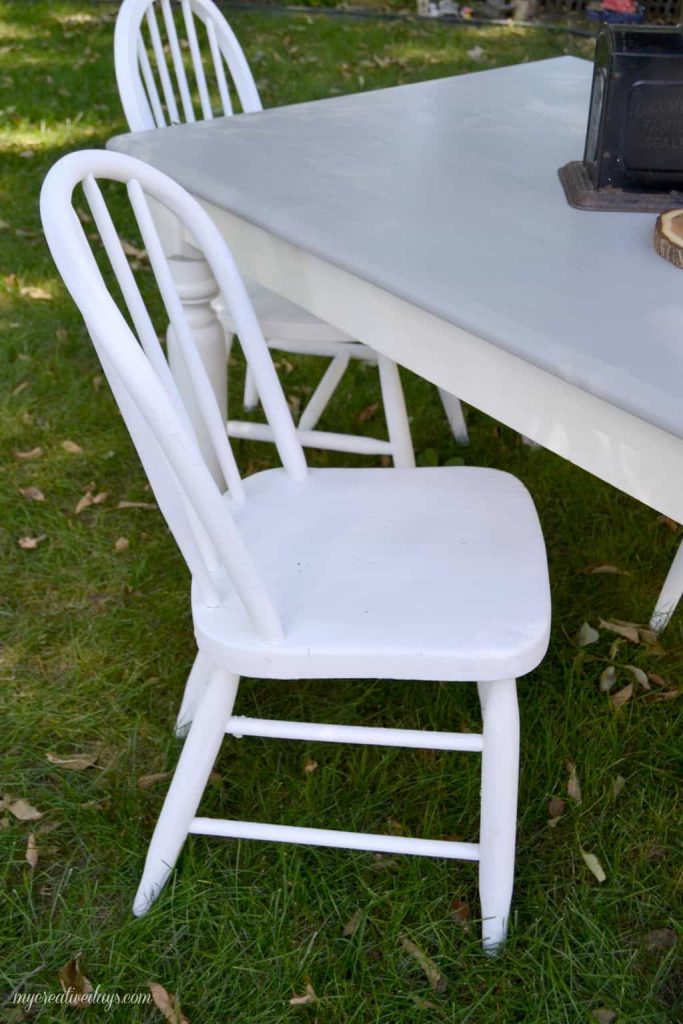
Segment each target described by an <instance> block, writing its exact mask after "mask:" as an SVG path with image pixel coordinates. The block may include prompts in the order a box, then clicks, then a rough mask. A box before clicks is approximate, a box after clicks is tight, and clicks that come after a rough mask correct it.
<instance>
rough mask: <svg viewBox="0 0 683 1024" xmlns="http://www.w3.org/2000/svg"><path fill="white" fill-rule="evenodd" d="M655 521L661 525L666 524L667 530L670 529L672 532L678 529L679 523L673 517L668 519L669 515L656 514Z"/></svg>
mask: <svg viewBox="0 0 683 1024" xmlns="http://www.w3.org/2000/svg"><path fill="white" fill-rule="evenodd" d="M657 522H658V523H661V524H662V526H666V528H667V530H671V532H672V533H677V531H678V530H680V525H679V524H678V523H677V522H676V520H675V519H670V518H669V516H657Z"/></svg>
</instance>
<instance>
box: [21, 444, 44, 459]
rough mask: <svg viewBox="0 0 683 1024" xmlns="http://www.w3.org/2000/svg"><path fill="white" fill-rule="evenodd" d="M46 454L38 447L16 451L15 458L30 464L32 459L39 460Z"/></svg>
mask: <svg viewBox="0 0 683 1024" xmlns="http://www.w3.org/2000/svg"><path fill="white" fill-rule="evenodd" d="M44 454H45V453H44V452H43V449H42V448H40V447H39V446H36V447H35V448H29V449H28V450H27V451H15V453H14V458H15V459H22V460H23V461H24V462H28V461H29V460H30V459H39V458H40V457H41V456H42V455H44Z"/></svg>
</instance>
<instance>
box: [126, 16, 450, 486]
mask: <svg viewBox="0 0 683 1024" xmlns="http://www.w3.org/2000/svg"><path fill="white" fill-rule="evenodd" d="M174 7H175V8H176V9H177V8H180V9H181V11H182V25H183V27H184V31H181V28H180V25H179V24H178V23H177V20H176V19H174ZM165 50H166V51H167V52H168V54H169V56H170V60H168V63H167V56H166V53H165ZM183 50H184V51H185V54H186V56H185V58H184V56H183ZM114 60H115V67H116V81H117V85H118V89H119V94H120V97H121V103H122V105H123V109H124V113H125V115H126V119H127V121H128V125H129V127H130V130H131V131H147V130H149V129H152V128H162V127H164V126H166V125H172V124H178V123H180V122H185V121H195V120H197V117H199V118H200V119H208V118H213V117H214V116H215V115H216V114H218V115H219V116H226V115H230V114H232V113H233V112H234V110H235V108H236V107H237V106H238V107H239V108H240V109H241V111H242V112H244V113H253V112H254V111H259V110H261V109H262V105H261V100H260V98H259V94H258V90H257V88H256V84H255V82H254V78H253V76H252V74H251V71H250V69H249V65H248V63H247V60H246V58H245V56H244V53H243V51H242V49H241V47H240V45H239V43H238V41H237V38H236V36H235V34H234V32H233V31H232V29H231V28H230V26H229V25H228V23H227V21H226V19H225V18H224V17H223V15H222V13H221V12H220V11H219V9H218V8H217V7H216V6H215V4H214V3H212V2H211V0H124V2H123V4H122V5H121V8H120V10H119V14H118V17H117V21H116V31H115V37H114ZM231 83H232V95H231ZM193 96H194V102H193ZM249 293H250V296H251V299H252V302H253V305H254V308H255V310H256V314H257V316H258V318H259V322H260V324H261V329H262V330H263V333H264V335H265V337H266V339H267V343H268V346H269V347H271V348H273V349H278V350H280V351H284V352H288V353H303V354H307V355H319V356H324V357H327V358H330V359H331V362H330V365H329V366H328V368H327V370H326V372H325V374H324V376H323V377H322V379H321V381H320V383H319V385H318V387H317V388H316V389H315V391H314V392H313V394H312V395H311V397H310V399H309V401H308V404H307V405H306V407H305V409H304V410H303V411H302V413H301V417H300V420H299V423H298V429H299V431H300V439H301V441H302V443H303V444H304V445H306V446H311V447H317V448H325V449H330V450H333V451H342V452H352V453H355V454H366V455H389V456H390V457H392V458H393V461H394V465H395V466H413V465H414V464H415V461H414V455H413V446H412V440H411V436H410V428H409V425H408V417H407V414H406V408H405V401H404V398H403V391H402V388H401V383H400V379H399V374H398V368H397V366H396V364H395V363H394V362H393V361H392V360H390V359H387V358H386V357H384V356H380V355H378V353H376V352H374V351H373V350H372V349H370V348H368V346H367V345H363V344H360V343H359V342H357V341H354V340H353V339H352V338H351V337H350V336H349V335H347V334H345V333H344V332H343V331H340V330H338V329H337V328H336V327H332V326H331V325H330V324H326V323H324V322H323V321H322V320H320V319H318V318H317V317H315V316H313V315H311V314H309V313H307V312H306V311H305V310H303V309H301V308H300V307H299V306H296V305H294V303H291V302H288V301H287V300H286V299H284V298H282V297H281V296H278V295H276V294H275V293H273V292H271V291H269V290H268V289H266V288H263V287H260V286H257V285H252V284H251V283H250V284H249ZM217 312H218V316H219V319H220V321H221V323H222V325H223V328H224V330H225V332H226V335H227V337H228V339H230V340H231V339H232V337H233V336H234V335H235V334H236V333H237V331H236V325H235V323H234V321H233V319H232V318H231V316H230V314H229V312H228V311H227V310H226V309H225V308H224V307H220V308H219V309H218V310H217ZM351 360H360V361H362V362H365V363H370V364H377V365H378V367H379V380H380V388H381V393H382V403H383V408H384V413H385V418H386V423H387V431H388V435H389V440H388V441H384V440H377V439H373V438H369V437H368V436H362V435H361V436H359V435H354V434H347V433H331V432H328V431H321V430H316V427H317V424H318V421H319V419H320V417H321V416H322V414H323V413H324V411H325V408H326V407H327V405H328V403H329V401H330V399H331V398H332V396H333V394H334V392H335V391H336V388H337V386H338V384H339V383H340V381H341V379H342V377H343V375H344V373H345V371H346V368H347V367H348V365H349V362H350V361H351ZM440 395H441V398H442V402H443V404H444V408H445V410H446V414H447V416H448V420H449V423H450V425H451V429H452V431H453V434H454V436H455V437H456V439H457V440H458V441H459V442H460V443H462V444H467V442H468V434H467V426H466V424H465V419H464V415H463V412H462V407H461V405H460V402H459V400H458V399H457V398H455V396H453V395H450V394H448V393H447V392H445V391H440ZM257 404H258V393H257V390H256V388H255V386H254V380H253V377H252V375H251V374H250V372H249V371H247V377H246V384H245V392H244V406H245V408H246V409H253V408H255V407H256V406H257ZM228 432H229V434H230V435H231V436H234V437H244V438H248V439H251V440H259V441H272V440H273V435H272V432H271V430H270V427H269V426H268V425H267V424H258V423H253V422H250V421H246V420H230V422H229V427H228Z"/></svg>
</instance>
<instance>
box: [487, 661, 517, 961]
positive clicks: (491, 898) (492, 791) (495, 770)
mask: <svg viewBox="0 0 683 1024" xmlns="http://www.w3.org/2000/svg"><path fill="white" fill-rule="evenodd" d="M477 688H478V690H479V700H480V702H481V709H482V716H483V719H484V729H483V734H484V749H483V751H482V764H481V822H480V827H479V899H480V901H481V912H482V943H483V946H484V949H485V950H486V952H487V953H495V952H496V951H497V950H498V948H499V947H500V945H501V944H502V943H503V942H504V941H505V936H506V933H507V923H508V917H509V914H510V903H511V900H512V886H513V880H514V869H515V832H516V821H517V779H518V774H519V710H518V707H517V692H516V685H515V680H514V679H505V680H500V681H497V682H486V683H478V686H477Z"/></svg>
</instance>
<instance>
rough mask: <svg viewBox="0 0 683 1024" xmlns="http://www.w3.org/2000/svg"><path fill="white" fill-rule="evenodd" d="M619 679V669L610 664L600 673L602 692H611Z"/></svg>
mask: <svg viewBox="0 0 683 1024" xmlns="http://www.w3.org/2000/svg"><path fill="white" fill-rule="evenodd" d="M616 681H617V670H616V668H615V667H614V665H608V666H607V668H605V669H603V670H602V672H601V673H600V684H599V685H600V693H609V691H610V690H611V689H612V687H613V686H614V684H615V683H616Z"/></svg>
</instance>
